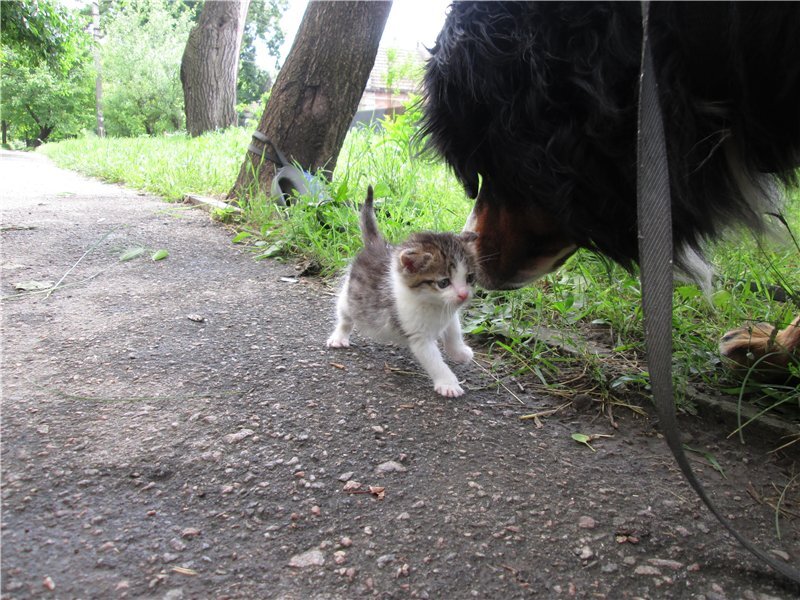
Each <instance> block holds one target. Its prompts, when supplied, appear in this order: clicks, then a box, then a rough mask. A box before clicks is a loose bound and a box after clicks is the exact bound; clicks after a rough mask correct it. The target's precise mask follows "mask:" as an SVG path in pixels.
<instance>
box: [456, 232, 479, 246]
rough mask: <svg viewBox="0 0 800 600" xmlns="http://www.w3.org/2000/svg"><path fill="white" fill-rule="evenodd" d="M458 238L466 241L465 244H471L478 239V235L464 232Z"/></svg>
mask: <svg viewBox="0 0 800 600" xmlns="http://www.w3.org/2000/svg"><path fill="white" fill-rule="evenodd" d="M458 237H460V238H461V240H462V241H464V242H465V243H467V244H471V243H472V242H474V241H475V240H477V239H478V234H477V233H475V232H474V231H462V232H461V233H460V234H459V235H458Z"/></svg>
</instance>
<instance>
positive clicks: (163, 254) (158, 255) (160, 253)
mask: <svg viewBox="0 0 800 600" xmlns="http://www.w3.org/2000/svg"><path fill="white" fill-rule="evenodd" d="M168 256H169V252H167V251H166V250H164V249H163V248H162V249H161V250H156V251H155V252H153V255H152V256H151V257H150V258H152V259H153V260H164V259H165V258H167V257H168Z"/></svg>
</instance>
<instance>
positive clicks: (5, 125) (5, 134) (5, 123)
mask: <svg viewBox="0 0 800 600" xmlns="http://www.w3.org/2000/svg"><path fill="white" fill-rule="evenodd" d="M2 129H3V146H5V145H6V144H8V121H6V120H5V119H3V122H2Z"/></svg>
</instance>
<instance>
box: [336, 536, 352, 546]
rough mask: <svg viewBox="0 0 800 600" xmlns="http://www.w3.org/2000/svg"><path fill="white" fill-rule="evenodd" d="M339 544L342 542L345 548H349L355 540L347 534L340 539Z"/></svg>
mask: <svg viewBox="0 0 800 600" xmlns="http://www.w3.org/2000/svg"><path fill="white" fill-rule="evenodd" d="M339 544H341V546H342V547H343V548H349V547H350V546H352V545H353V540H351V539H350V538H349V537H347V536H345V537H343V538H342V539H341V540H339Z"/></svg>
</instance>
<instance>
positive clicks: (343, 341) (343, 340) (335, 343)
mask: <svg viewBox="0 0 800 600" xmlns="http://www.w3.org/2000/svg"><path fill="white" fill-rule="evenodd" d="M349 347H350V337H349V336H346V335H344V336H341V335H336V334H335V333H334V334H333V335H332V336H331V337H329V338H328V348H349Z"/></svg>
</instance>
